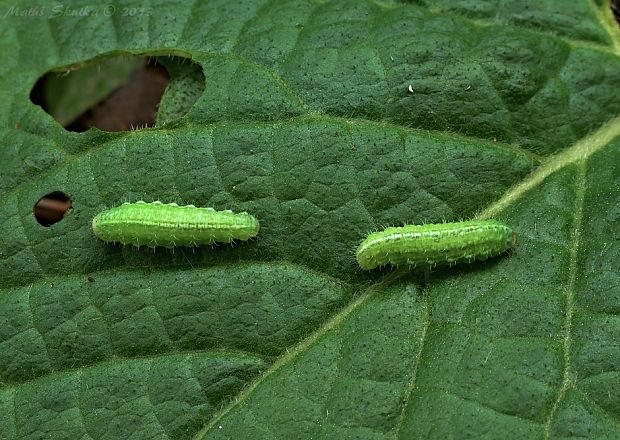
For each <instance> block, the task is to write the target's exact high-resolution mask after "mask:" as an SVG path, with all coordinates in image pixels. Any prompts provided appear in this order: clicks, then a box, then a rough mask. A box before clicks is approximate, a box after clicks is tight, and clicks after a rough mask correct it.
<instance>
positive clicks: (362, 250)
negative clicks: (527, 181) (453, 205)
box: [356, 220, 515, 270]
mask: <svg viewBox="0 0 620 440" xmlns="http://www.w3.org/2000/svg"><path fill="white" fill-rule="evenodd" d="M514 243H515V234H514V233H513V231H512V229H511V228H510V227H508V226H506V225H504V224H503V223H501V222H499V221H496V220H471V221H464V222H455V223H437V224H428V225H406V226H403V227H392V228H386V229H384V230H383V231H379V232H374V233H372V234H370V235H369V236H368V237H366V239H365V240H364V241H362V243H361V244H360V245H359V247H358V248H357V251H356V258H357V262H358V263H359V265H360V267H361V268H362V269H365V270H370V269H374V268H375V267H378V266H382V265H385V264H392V265H396V266H397V265H401V264H402V265H408V266H413V267H416V266H435V265H442V264H450V265H451V264H455V263H460V262H471V261H473V260H486V259H487V258H489V257H493V256H495V255H499V254H501V253H502V252H504V251H506V250H507V249H509V248H510V247H512V246H513V245H514Z"/></svg>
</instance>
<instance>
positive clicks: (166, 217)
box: [92, 201, 260, 247]
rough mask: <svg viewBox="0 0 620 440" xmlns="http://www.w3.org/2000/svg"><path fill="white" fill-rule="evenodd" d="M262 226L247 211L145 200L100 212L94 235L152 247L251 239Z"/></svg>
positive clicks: (96, 218) (93, 224)
mask: <svg viewBox="0 0 620 440" xmlns="http://www.w3.org/2000/svg"><path fill="white" fill-rule="evenodd" d="M259 227H260V226H259V223H258V220H256V219H255V218H254V217H252V216H251V215H250V214H248V213H247V212H242V213H239V214H235V213H233V212H232V211H216V210H215V209H213V208H197V207H195V206H194V205H185V206H179V205H177V204H176V203H170V204H164V203H161V202H153V203H146V202H143V201H140V202H136V203H123V204H122V205H121V206H118V207H116V208H112V209H108V210H106V211H103V212H100V213H99V214H97V215H96V216H95V218H94V219H93V223H92V228H93V232H94V234H95V235H96V236H97V237H99V238H100V239H101V240H103V241H107V242H118V243H122V244H133V245H135V246H150V247H155V246H164V247H174V246H196V245H201V244H213V243H215V242H221V243H230V242H232V241H234V240H248V239H250V238H252V237H255V236H256V235H258V230H259Z"/></svg>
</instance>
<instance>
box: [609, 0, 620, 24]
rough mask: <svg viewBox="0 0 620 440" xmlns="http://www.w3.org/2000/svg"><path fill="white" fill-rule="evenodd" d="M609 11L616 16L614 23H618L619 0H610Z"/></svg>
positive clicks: (619, 19) (619, 21) (619, 15)
mask: <svg viewBox="0 0 620 440" xmlns="http://www.w3.org/2000/svg"><path fill="white" fill-rule="evenodd" d="M611 12H613V13H614V17H616V23H618V24H619V25H620V0H613V1H612V2H611Z"/></svg>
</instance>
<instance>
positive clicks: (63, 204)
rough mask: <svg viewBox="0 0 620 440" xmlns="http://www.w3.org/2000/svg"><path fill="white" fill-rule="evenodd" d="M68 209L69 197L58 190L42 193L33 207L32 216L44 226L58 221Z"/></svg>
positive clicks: (69, 205) (69, 207)
mask: <svg viewBox="0 0 620 440" xmlns="http://www.w3.org/2000/svg"><path fill="white" fill-rule="evenodd" d="M70 211H71V198H70V197H69V196H68V195H66V194H65V193H63V192H60V191H54V192H51V193H49V194H46V195H44V196H43V197H41V198H40V199H39V201H38V202H37V203H35V205H34V208H33V212H34V218H36V219H37V222H39V224H40V225H43V226H46V227H47V226H51V225H53V224H54V223H58V222H59V221H60V220H62V219H63V217H64V216H65V215H67V214H68V213H69V212H70Z"/></svg>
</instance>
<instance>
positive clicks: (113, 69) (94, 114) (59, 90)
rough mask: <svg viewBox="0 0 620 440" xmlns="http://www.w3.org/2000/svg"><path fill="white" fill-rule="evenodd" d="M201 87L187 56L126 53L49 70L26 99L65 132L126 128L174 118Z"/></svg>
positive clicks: (200, 78)
mask: <svg viewBox="0 0 620 440" xmlns="http://www.w3.org/2000/svg"><path fill="white" fill-rule="evenodd" d="M203 91H204V74H203V73H202V68H201V67H200V66H199V65H197V64H195V63H194V62H192V61H190V60H188V59H186V58H182V57H134V56H126V55H125V56H115V57H109V58H105V59H97V61H93V62H89V63H86V64H81V65H79V66H69V67H67V68H63V69H62V70H57V71H53V72H48V73H46V74H45V75H43V76H42V77H41V78H40V79H39V80H38V81H37V83H36V84H35V86H34V87H33V89H32V92H31V93H30V99H31V100H32V102H33V103H35V104H38V105H40V106H41V107H42V108H43V109H44V110H45V111H46V112H47V113H49V114H50V115H52V116H53V117H54V119H56V120H57V121H58V122H59V123H60V124H61V125H62V126H63V127H65V128H66V129H67V130H69V131H76V132H83V131H86V130H88V129H89V128H90V127H96V128H98V129H100V130H104V131H128V130H136V129H140V128H144V127H153V126H156V125H162V124H163V123H166V122H170V121H171V120H175V119H179V118H180V117H182V116H183V115H184V114H185V113H187V112H188V111H189V109H190V108H191V106H192V105H193V104H194V102H195V101H196V99H198V97H199V96H200V95H201V94H202V92H203ZM179 96H180V97H182V99H180V100H179V99H175V98H178V97H179Z"/></svg>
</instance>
